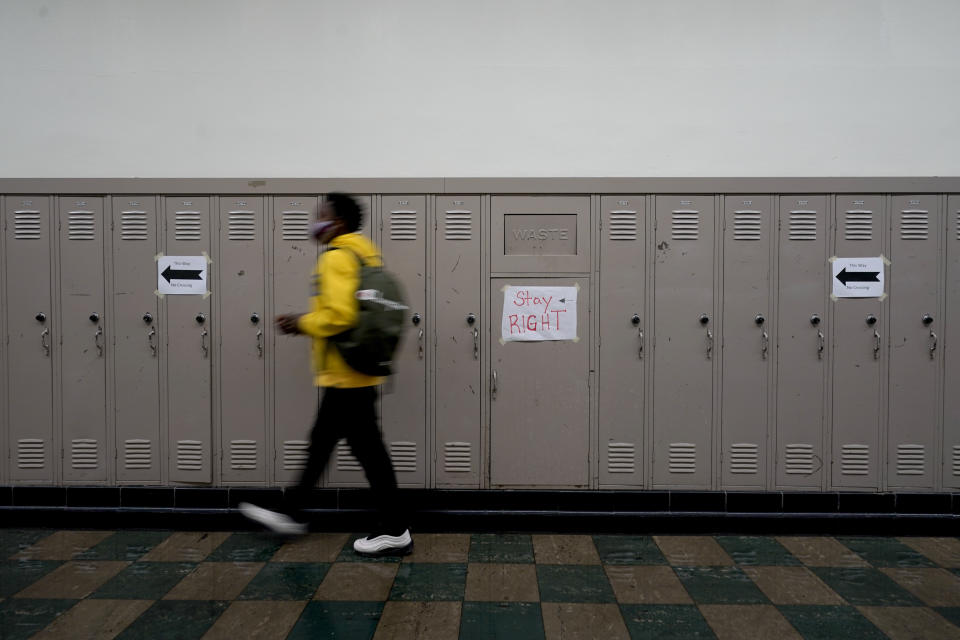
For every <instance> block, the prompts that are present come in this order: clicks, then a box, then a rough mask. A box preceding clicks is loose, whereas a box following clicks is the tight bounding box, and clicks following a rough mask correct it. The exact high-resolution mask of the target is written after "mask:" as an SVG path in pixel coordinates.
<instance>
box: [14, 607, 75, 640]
mask: <svg viewBox="0 0 960 640" xmlns="http://www.w3.org/2000/svg"><path fill="white" fill-rule="evenodd" d="M77 602H79V600H29V599H21V598H13V599H10V600H4V601H3V602H0V638H2V639H3V640H21V639H22V638H29V637H30V636H32V635H34V634H36V633H37V632H38V631H40V630H41V629H43V628H44V627H45V626H47V625H48V624H50V623H51V622H53V620H54V618H56V617H57V616H59V615H60V614H62V613H63V612H64V611H66V610H67V609H69V608H70V607H72V606H73V605H75V604H77Z"/></svg>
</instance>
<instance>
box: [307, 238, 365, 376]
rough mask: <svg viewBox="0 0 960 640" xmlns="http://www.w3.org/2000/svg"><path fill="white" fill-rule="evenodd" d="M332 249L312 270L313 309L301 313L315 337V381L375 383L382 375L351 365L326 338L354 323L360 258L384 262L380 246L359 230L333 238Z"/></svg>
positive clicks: (357, 310)
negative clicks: (369, 372) (360, 370)
mask: <svg viewBox="0 0 960 640" xmlns="http://www.w3.org/2000/svg"><path fill="white" fill-rule="evenodd" d="M329 248H330V249H337V250H336V251H330V250H328V251H324V252H323V253H322V254H320V258H319V259H318V260H317V268H316V270H315V271H314V274H313V283H314V284H313V289H314V291H313V297H311V298H310V312H309V313H305V314H304V315H302V316H300V320H299V321H298V322H297V326H298V327H299V329H300V331H301V332H303V333H304V334H306V335H308V336H310V337H311V338H313V371H314V383H315V384H316V385H317V386H318V387H338V388H341V389H346V388H355V387H372V386H376V385H378V384H381V383H382V382H383V378H380V377H376V376H368V375H365V374H363V373H360V372H359V371H356V370H354V369H351V368H350V367H349V366H348V365H347V363H346V362H344V361H343V358H342V357H341V356H340V352H339V351H337V347H336V346H335V345H333V344H331V343H330V342H329V341H328V340H327V338H328V337H330V336H333V335H336V334H338V333H340V332H342V331H345V330H347V329H349V328H350V327H352V326H354V325H355V324H356V322H357V314H358V312H359V308H360V305H359V303H358V302H357V299H356V295H355V294H356V291H357V285H358V284H359V283H360V262H359V261H358V260H357V256H360V257H361V258H363V259H364V262H365V263H366V264H369V265H372V266H379V265H382V264H383V262H382V260H381V259H380V252H379V250H378V249H377V246H376V245H375V244H373V243H372V242H371V241H370V240H368V239H367V238H366V237H365V236H363V235H361V234H359V233H345V234H342V235H339V236H337V237H336V238H334V239H333V240H331V241H330V244H329ZM351 249H352V251H351Z"/></svg>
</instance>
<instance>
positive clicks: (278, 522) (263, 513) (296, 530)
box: [237, 502, 307, 536]
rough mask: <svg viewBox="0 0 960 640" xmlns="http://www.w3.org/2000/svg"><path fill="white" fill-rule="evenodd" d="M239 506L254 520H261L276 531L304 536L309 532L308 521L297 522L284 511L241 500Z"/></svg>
mask: <svg viewBox="0 0 960 640" xmlns="http://www.w3.org/2000/svg"><path fill="white" fill-rule="evenodd" d="M237 506H238V507H239V508H240V513H242V514H243V515H245V516H246V517H248V518H250V519H251V520H253V521H254V522H259V523H260V524H262V525H263V526H265V527H266V528H267V529H270V530H271V531H273V532H274V533H279V534H282V535H285V536H302V535H305V534H306V533H307V525H306V523H304V522H297V521H296V520H294V519H293V518H291V517H290V516H288V515H286V514H284V513H277V512H276V511H270V510H269V509H264V508H263V507H258V506H257V505H255V504H250V503H249V502H241V503H240V504H239V505H237Z"/></svg>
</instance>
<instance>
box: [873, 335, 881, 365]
mask: <svg viewBox="0 0 960 640" xmlns="http://www.w3.org/2000/svg"><path fill="white" fill-rule="evenodd" d="M873 359H874V360H879V359H880V333H879V332H878V331H877V330H874V331H873Z"/></svg>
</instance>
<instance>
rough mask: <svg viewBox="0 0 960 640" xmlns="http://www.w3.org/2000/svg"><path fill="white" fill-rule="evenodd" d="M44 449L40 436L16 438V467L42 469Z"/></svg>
mask: <svg viewBox="0 0 960 640" xmlns="http://www.w3.org/2000/svg"><path fill="white" fill-rule="evenodd" d="M46 449H47V448H46V446H45V445H44V443H43V440H41V439H40V438H20V439H19V440H17V468H18V469H43V465H44V461H45V460H46V457H47V451H46Z"/></svg>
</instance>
